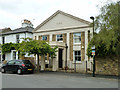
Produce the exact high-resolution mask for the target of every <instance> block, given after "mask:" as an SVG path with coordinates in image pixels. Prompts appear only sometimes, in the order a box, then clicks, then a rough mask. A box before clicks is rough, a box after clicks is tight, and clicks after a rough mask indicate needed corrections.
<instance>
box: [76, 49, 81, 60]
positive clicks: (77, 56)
mask: <svg viewBox="0 0 120 90" xmlns="http://www.w3.org/2000/svg"><path fill="white" fill-rule="evenodd" d="M74 58H75V60H76V61H81V53H80V51H74Z"/></svg>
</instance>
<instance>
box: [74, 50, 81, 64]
mask: <svg viewBox="0 0 120 90" xmlns="http://www.w3.org/2000/svg"><path fill="white" fill-rule="evenodd" d="M75 51H80V57H81V50H74V51H73V63H75ZM76 63H82V62H81V61H76Z"/></svg>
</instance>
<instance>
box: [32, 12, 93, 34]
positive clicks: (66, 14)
mask: <svg viewBox="0 0 120 90" xmlns="http://www.w3.org/2000/svg"><path fill="white" fill-rule="evenodd" d="M57 14H63V15H65V16H68V17H70V18H73V19H75V20H78V21H80V22H83V23H86V24H88V25H89V24H90V23H91V22H89V21H86V20H83V19H81V18H78V17H76V16H73V15H71V14H68V13H65V12H63V11H60V10H58V11H56V12H55V13H54V14H53V15H51V16H50V17H49V18H47V19H46V20H45V21H43V22H42V23H41V24H40V25H38V26H37V27H36V28H35V29H34V30H33V32H34V31H36V30H37V29H39V28H40V27H42V26H43V25H44V24H46V23H47V22H48V21H50V20H51V19H52V18H54V17H55V16H56V15H57Z"/></svg>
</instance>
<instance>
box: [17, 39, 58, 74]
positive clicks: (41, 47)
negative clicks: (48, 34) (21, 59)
mask: <svg viewBox="0 0 120 90" xmlns="http://www.w3.org/2000/svg"><path fill="white" fill-rule="evenodd" d="M19 47H20V48H18V49H17V50H18V51H19V52H20V54H21V55H25V54H26V53H28V54H29V55H30V54H34V55H37V58H38V62H37V69H38V72H39V56H44V55H46V54H47V53H48V54H49V55H51V57H52V58H53V57H55V56H56V54H55V52H56V49H57V47H55V48H51V47H50V45H49V44H47V43H46V41H40V40H32V39H30V38H25V39H24V40H23V41H22V42H21V43H20V44H19Z"/></svg>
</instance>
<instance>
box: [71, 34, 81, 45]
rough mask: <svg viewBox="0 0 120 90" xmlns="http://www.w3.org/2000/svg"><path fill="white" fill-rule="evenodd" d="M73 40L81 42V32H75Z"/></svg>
mask: <svg viewBox="0 0 120 90" xmlns="http://www.w3.org/2000/svg"><path fill="white" fill-rule="evenodd" d="M73 39H74V40H73V41H74V44H80V43H81V33H74V35H73Z"/></svg>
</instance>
